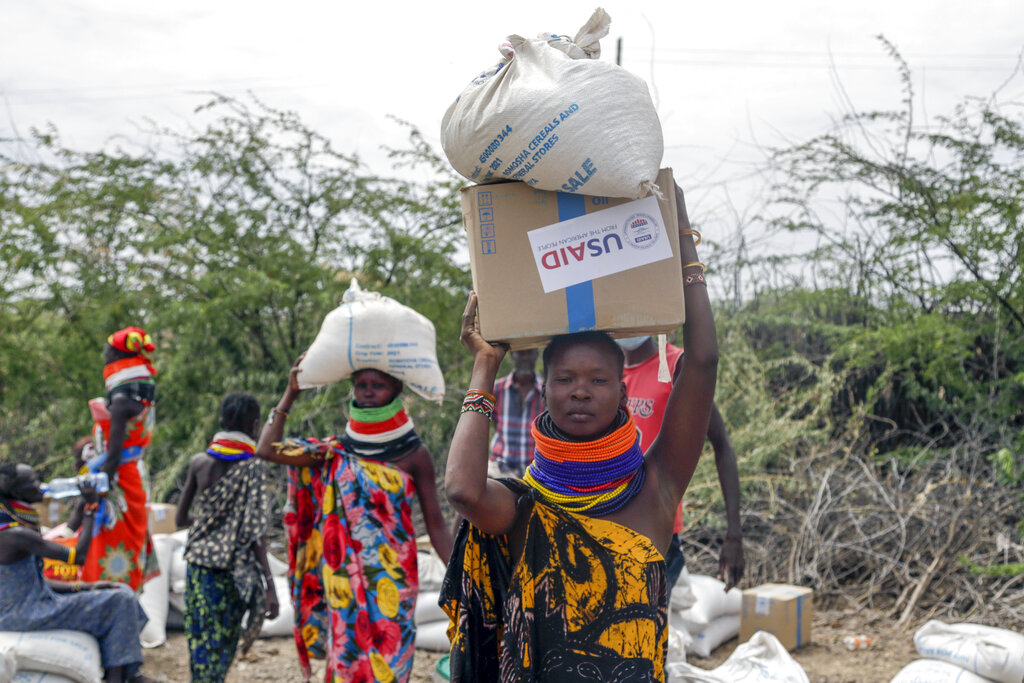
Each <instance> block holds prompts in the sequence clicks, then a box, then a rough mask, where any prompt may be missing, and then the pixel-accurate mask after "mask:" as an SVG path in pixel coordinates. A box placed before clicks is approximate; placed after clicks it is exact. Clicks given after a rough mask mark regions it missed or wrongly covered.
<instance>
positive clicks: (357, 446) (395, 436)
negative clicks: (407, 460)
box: [339, 396, 420, 461]
mask: <svg viewBox="0 0 1024 683" xmlns="http://www.w3.org/2000/svg"><path fill="white" fill-rule="evenodd" d="M348 414H349V417H348V425H346V426H345V435H344V436H342V437H341V438H340V439H339V441H340V442H341V443H342V444H343V445H344V446H345V449H346V450H347V451H349V452H350V453H355V454H356V455H358V456H360V457H363V458H370V459H373V460H384V461H388V460H394V459H396V458H398V457H399V456H403V455H405V454H406V453H408V452H409V451H410V450H412V448H413V447H415V446H417V445H419V444H420V437H419V435H418V434H417V433H416V430H415V428H414V425H413V423H412V418H411V417H409V414H408V413H406V412H405V407H404V406H403V405H402V399H400V398H398V397H397V396H396V397H395V399H394V400H393V401H391V403H388V404H387V405H384V406H380V407H377V408H360V407H359V406H357V405H356V404H355V401H353V402H352V403H351V405H350V406H349V413H348Z"/></svg>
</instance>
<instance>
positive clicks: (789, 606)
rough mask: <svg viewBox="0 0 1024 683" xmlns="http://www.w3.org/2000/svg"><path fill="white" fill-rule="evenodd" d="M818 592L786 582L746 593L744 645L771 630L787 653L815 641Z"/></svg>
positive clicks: (742, 619)
mask: <svg viewBox="0 0 1024 683" xmlns="http://www.w3.org/2000/svg"><path fill="white" fill-rule="evenodd" d="M813 616H814V591H813V590H812V589H810V588H804V587H802V586H791V585H789V584H785V583H766V584H764V585H762V586H758V587H757V588H748V589H747V590H745V591H743V610H742V612H741V620H740V642H741V643H745V642H747V641H748V640H750V637H751V636H752V635H754V634H755V633H756V632H758V631H767V632H768V633H771V634H772V635H773V636H775V637H776V638H778V639H779V642H780V643H782V645H783V646H784V647H785V648H786V649H787V650H795V649H797V648H800V647H803V646H804V645H806V644H807V643H809V642H811V620H812V617H813Z"/></svg>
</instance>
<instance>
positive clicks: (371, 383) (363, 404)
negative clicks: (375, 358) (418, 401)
mask: <svg viewBox="0 0 1024 683" xmlns="http://www.w3.org/2000/svg"><path fill="white" fill-rule="evenodd" d="M401 389H402V384H401V382H399V381H398V380H397V379H395V378H394V377H392V376H391V375H389V374H387V373H386V372H381V371H380V370H360V371H359V372H357V373H355V374H354V375H352V393H353V394H354V396H355V399H356V405H357V406H359V407H360V408H380V407H381V406H386V405H387V404H389V403H391V401H393V400H394V399H395V396H397V395H398V392H399V391H401Z"/></svg>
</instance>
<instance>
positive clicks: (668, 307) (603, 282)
mask: <svg viewBox="0 0 1024 683" xmlns="http://www.w3.org/2000/svg"><path fill="white" fill-rule="evenodd" d="M657 182H658V186H659V188H660V190H661V194H662V195H663V198H662V199H658V198H657V197H655V196H649V197H647V198H645V199H639V200H635V201H632V200H629V199H622V198H614V197H592V196H589V195H581V194H571V193H567V192H546V191H543V190H535V189H534V188H532V187H530V186H529V185H527V184H526V183H522V182H507V183H494V184H489V185H474V186H471V187H466V188H463V190H462V211H463V220H464V222H465V227H466V233H467V238H468V240H469V252H470V263H471V265H472V271H473V288H474V289H475V290H476V293H477V297H478V299H479V302H480V308H479V313H480V332H481V334H482V335H483V337H484V338H485V339H488V340H490V341H504V342H508V343H509V344H510V346H511V347H512V348H513V349H522V348H530V347H535V346H542V345H543V344H545V343H546V342H547V340H548V339H550V338H551V337H552V336H554V335H558V334H565V333H568V332H580V331H583V330H605V331H606V332H610V333H612V334H613V336H616V337H627V336H634V335H639V334H656V333H662V332H670V331H672V330H674V329H676V328H677V327H679V326H680V325H681V324H683V318H684V309H683V280H682V274H681V272H680V270H681V269H680V262H679V232H678V223H677V220H678V219H677V216H676V198H675V183H674V181H673V179H672V170H671V169H662V171H661V172H660V173H659V174H658V179H657Z"/></svg>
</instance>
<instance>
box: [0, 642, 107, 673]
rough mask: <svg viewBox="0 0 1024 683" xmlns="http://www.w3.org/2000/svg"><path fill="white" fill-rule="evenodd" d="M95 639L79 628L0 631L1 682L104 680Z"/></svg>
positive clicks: (98, 647)
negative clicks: (70, 629)
mask: <svg viewBox="0 0 1024 683" xmlns="http://www.w3.org/2000/svg"><path fill="white" fill-rule="evenodd" d="M102 681H103V664H102V660H101V659H100V646H99V644H98V643H97V642H96V639H95V638H93V637H92V636H90V635H89V634H87V633H81V632H79V631H25V632H19V631H0V683H11V682H13V683H101V682H102Z"/></svg>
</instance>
